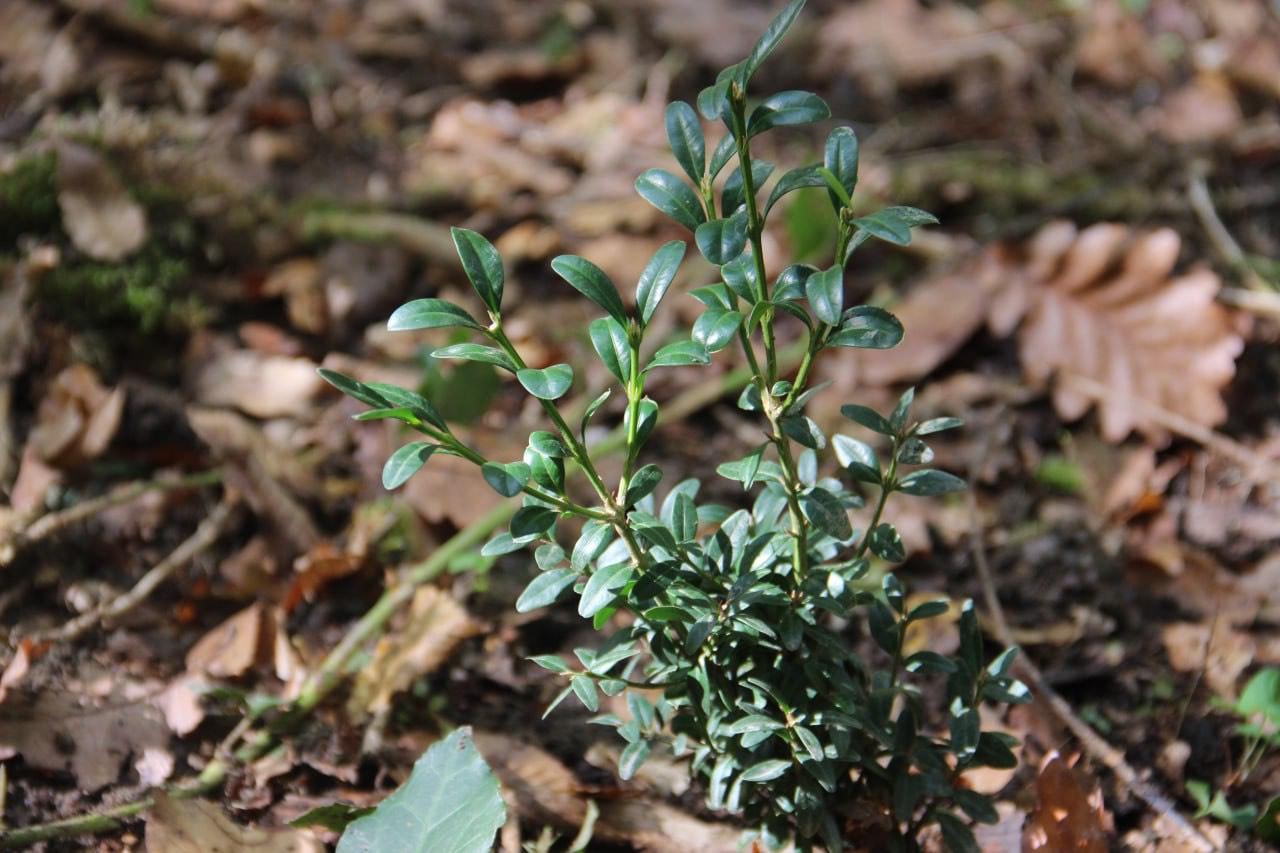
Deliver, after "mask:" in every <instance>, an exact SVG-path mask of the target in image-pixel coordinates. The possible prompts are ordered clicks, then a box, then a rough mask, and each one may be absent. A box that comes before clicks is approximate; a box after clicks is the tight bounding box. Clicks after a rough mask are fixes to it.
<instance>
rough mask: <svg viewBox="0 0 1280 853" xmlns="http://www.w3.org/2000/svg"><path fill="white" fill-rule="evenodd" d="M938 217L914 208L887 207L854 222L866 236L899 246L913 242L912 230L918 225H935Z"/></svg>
mask: <svg viewBox="0 0 1280 853" xmlns="http://www.w3.org/2000/svg"><path fill="white" fill-rule="evenodd" d="M937 221H938V219H937V217H935V216H934V215H933V214H931V213H928V212H926V211H923V210H920V209H918V208H914V207H886V208H882V209H881V210H877V211H876V212H875V213H872V214H869V215H867V216H863V217H860V218H858V219H855V220H853V224H854V225H855V226H857V228H858V229H859V230H861V231H863V232H865V233H866V234H868V235H870V236H872V237H877V238H879V239H881V240H884V241H885V242H888V243H893V244H894V245H897V246H905V245H907V244H908V243H910V242H911V229H912V228H914V227H916V226H917V225H933V224H936V223H937Z"/></svg>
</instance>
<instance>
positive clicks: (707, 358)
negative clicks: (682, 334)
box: [645, 341, 711, 370]
mask: <svg viewBox="0 0 1280 853" xmlns="http://www.w3.org/2000/svg"><path fill="white" fill-rule="evenodd" d="M710 363H711V355H710V354H709V353H708V352H707V348H706V347H704V346H703V345H702V344H700V343H698V342H697V341H676V342H675V343H671V344H667V345H666V346H664V347H662V348H661V349H659V350H658V351H657V352H655V353H654V354H653V361H651V362H649V366H648V367H646V368H645V370H652V369H653V368H655V367H682V366H684V365H689V364H710Z"/></svg>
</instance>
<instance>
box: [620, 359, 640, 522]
mask: <svg viewBox="0 0 1280 853" xmlns="http://www.w3.org/2000/svg"><path fill="white" fill-rule="evenodd" d="M630 347H631V370H630V372H629V375H628V376H627V388H626V391H627V423H626V426H627V443H626V448H625V449H626V453H625V455H624V458H623V462H622V476H621V477H619V478H618V505H619V506H622V507H625V506H626V497H627V487H628V486H630V485H631V473H632V471H633V469H634V468H635V464H636V455H637V454H638V453H639V451H640V448H639V447H637V446H636V439H637V438H638V436H639V430H640V399H641V397H642V396H643V394H644V385H643V383H642V382H641V380H640V342H639V341H634V340H633V341H631V343H630Z"/></svg>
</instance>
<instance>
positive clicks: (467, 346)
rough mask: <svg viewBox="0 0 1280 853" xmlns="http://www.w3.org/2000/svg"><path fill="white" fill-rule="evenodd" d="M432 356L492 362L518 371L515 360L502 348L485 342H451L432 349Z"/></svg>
mask: <svg viewBox="0 0 1280 853" xmlns="http://www.w3.org/2000/svg"><path fill="white" fill-rule="evenodd" d="M431 357H432V358H453V359H458V360H459V361H478V362H481V363H483V364H492V365H493V366H494V367H501V368H503V369H504V370H510V371H511V372H512V373H515V372H516V365H515V362H513V361H512V360H511V358H510V357H509V356H508V355H507V354H506V353H505V352H503V351H502V350H500V349H497V348H496V347H487V346H485V345H484V344H472V343H462V344H450V345H449V346H447V347H440V348H439V349H434V350H432V351H431Z"/></svg>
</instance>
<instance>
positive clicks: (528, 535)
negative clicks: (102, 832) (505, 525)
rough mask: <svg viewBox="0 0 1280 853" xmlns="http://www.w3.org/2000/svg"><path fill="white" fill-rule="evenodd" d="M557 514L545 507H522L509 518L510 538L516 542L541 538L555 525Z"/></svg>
mask: <svg viewBox="0 0 1280 853" xmlns="http://www.w3.org/2000/svg"><path fill="white" fill-rule="evenodd" d="M558 516H559V513H558V512H556V511H555V510H554V509H550V508H548V507H545V506H532V505H531V506H522V507H520V509H518V510H516V514H515V515H513V516H512V517H511V536H512V538H514V539H515V540H516V541H517V542H518V541H520V540H527V539H533V538H535V537H537V536H541V535H542V534H544V533H546V532H547V531H548V530H550V529H551V526H552V525H553V524H555V523H556V518H557V517H558Z"/></svg>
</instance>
